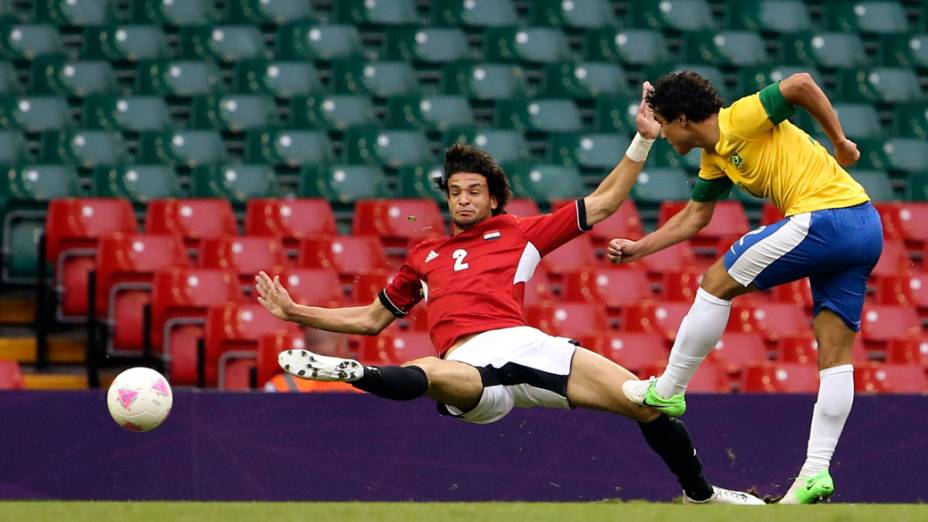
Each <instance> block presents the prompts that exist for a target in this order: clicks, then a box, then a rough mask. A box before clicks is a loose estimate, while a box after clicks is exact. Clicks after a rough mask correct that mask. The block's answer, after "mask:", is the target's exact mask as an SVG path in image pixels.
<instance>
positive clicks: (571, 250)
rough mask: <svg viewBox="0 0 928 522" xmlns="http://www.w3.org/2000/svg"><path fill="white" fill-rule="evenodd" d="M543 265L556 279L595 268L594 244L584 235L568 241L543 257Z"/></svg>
mask: <svg viewBox="0 0 928 522" xmlns="http://www.w3.org/2000/svg"><path fill="white" fill-rule="evenodd" d="M541 264H542V266H543V267H544V269H545V271H547V272H548V275H551V276H553V277H555V278H558V277H563V276H564V275H565V274H567V273H570V272H580V271H582V270H585V269H589V268H595V267H596V265H597V262H596V251H595V250H594V249H593V242H592V241H590V238H589V236H586V235H583V236H579V237H576V238H574V239H572V240H570V241H568V242H567V243H566V244H564V245H561V246H560V247H558V248H557V249H555V250H554V251H553V252H551V253H549V254H548V255H546V256H545V257H543V258H542V261H541Z"/></svg>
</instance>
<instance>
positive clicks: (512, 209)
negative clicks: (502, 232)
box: [506, 198, 541, 217]
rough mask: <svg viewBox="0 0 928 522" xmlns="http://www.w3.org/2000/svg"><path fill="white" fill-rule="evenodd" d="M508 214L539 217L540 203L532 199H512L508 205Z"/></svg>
mask: <svg viewBox="0 0 928 522" xmlns="http://www.w3.org/2000/svg"><path fill="white" fill-rule="evenodd" d="M506 213H507V214H512V215H513V216H518V217H529V216H537V215H540V214H541V210H539V209H538V203H536V202H535V200H534V199H531V198H512V199H510V200H509V203H506Z"/></svg>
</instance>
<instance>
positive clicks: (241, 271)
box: [199, 236, 290, 288]
mask: <svg viewBox="0 0 928 522" xmlns="http://www.w3.org/2000/svg"><path fill="white" fill-rule="evenodd" d="M199 261H200V266H201V267H203V268H221V269H228V270H234V271H235V272H236V273H237V274H238V275H239V280H240V281H241V284H242V285H243V286H245V287H246V288H251V287H252V286H253V285H254V282H255V281H254V278H255V276H256V275H258V272H260V271H262V270H263V271H264V272H266V273H267V274H268V275H269V276H271V277H274V275H275V274H280V273H282V272H284V271H286V270H287V269H288V268H289V267H290V261H289V260H288V259H287V253H286V251H284V245H283V243H282V242H281V241H280V239H278V238H276V237H271V236H237V237H236V236H219V237H211V238H205V239H203V240H202V241H201V242H200V259H199Z"/></svg>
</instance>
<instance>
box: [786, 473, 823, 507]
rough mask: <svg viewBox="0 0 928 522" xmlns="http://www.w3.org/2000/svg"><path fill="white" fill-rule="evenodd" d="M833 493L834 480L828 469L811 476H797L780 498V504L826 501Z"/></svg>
mask: <svg viewBox="0 0 928 522" xmlns="http://www.w3.org/2000/svg"><path fill="white" fill-rule="evenodd" d="M834 493H835V482H834V481H833V480H832V479H831V475H830V474H829V473H828V470H827V469H826V470H823V471H820V472H818V473H816V474H815V475H813V476H811V477H799V478H797V479H796V482H793V485H792V486H791V487H790V488H789V491H787V492H786V494H785V495H783V498H782V499H780V502H779V503H780V504H816V503H818V502H823V501H827V500H828V499H829V498H830V497H831V496H832V495H833V494H834Z"/></svg>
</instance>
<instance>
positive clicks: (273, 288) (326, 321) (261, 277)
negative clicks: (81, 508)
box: [255, 271, 395, 335]
mask: <svg viewBox="0 0 928 522" xmlns="http://www.w3.org/2000/svg"><path fill="white" fill-rule="evenodd" d="M255 290H256V291H257V292H258V303H260V304H261V306H263V307H264V308H266V309H267V310H268V311H269V312H271V314H273V315H274V316H275V317H277V318H278V319H283V320H285V321H292V322H294V323H297V324H301V325H303V326H308V327H310V328H318V329H320V330H327V331H329V332H337V333H347V334H358V335H377V334H378V333H380V331H381V330H383V329H384V328H386V327H387V326H388V325H389V324H390V323H392V322H393V319H395V316H394V315H393V314H392V313H390V311H389V310H387V309H386V308H385V307H384V306H383V304H381V303H380V301H379V300H378V299H375V300H374V302H373V303H371V304H369V305H367V306H349V307H344V308H320V307H317V306H304V305H301V304H298V303H295V302H294V301H293V299H291V298H290V293H289V292H287V289H286V288H284V285H282V284H281V283H280V276H274V279H271V277H270V276H269V275H267V274H266V273H264V272H263V271H262V272H261V273H259V274H258V275H257V276H255Z"/></svg>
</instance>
